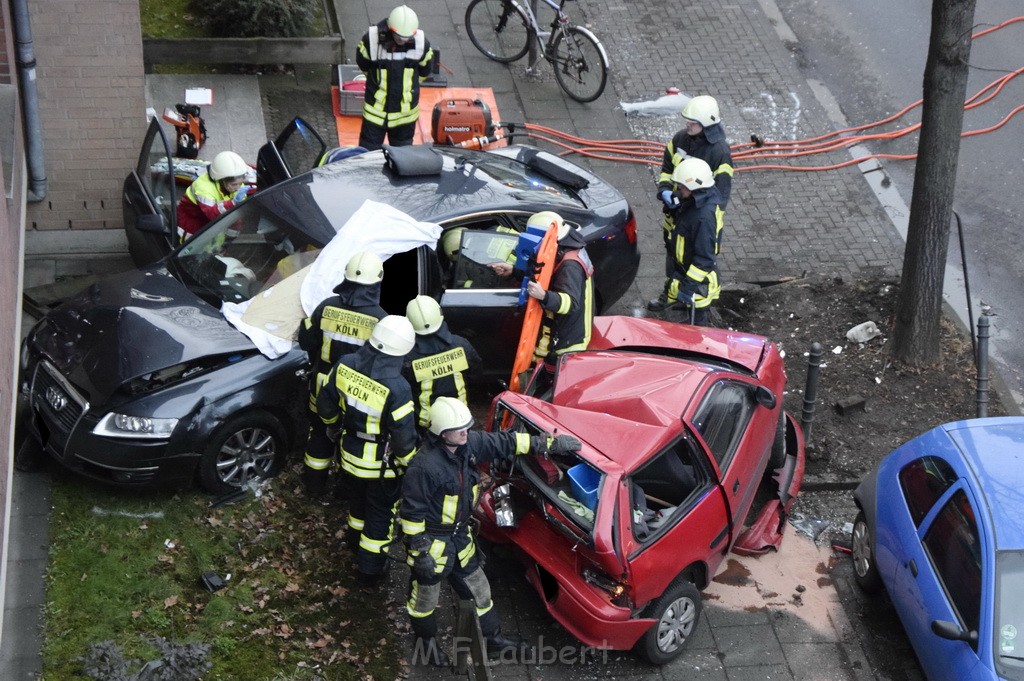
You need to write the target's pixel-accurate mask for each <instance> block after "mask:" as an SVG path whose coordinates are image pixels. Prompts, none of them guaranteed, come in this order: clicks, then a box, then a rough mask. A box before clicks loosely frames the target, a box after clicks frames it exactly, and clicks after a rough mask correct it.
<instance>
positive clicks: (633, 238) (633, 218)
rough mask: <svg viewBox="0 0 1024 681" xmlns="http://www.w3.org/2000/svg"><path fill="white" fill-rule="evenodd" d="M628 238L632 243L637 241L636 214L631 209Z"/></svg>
mask: <svg viewBox="0 0 1024 681" xmlns="http://www.w3.org/2000/svg"><path fill="white" fill-rule="evenodd" d="M626 240H627V241H629V243H631V244H635V243H636V216H635V215H633V211H629V220H627V221H626Z"/></svg>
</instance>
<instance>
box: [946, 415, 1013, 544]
mask: <svg viewBox="0 0 1024 681" xmlns="http://www.w3.org/2000/svg"><path fill="white" fill-rule="evenodd" d="M941 428H942V429H943V430H945V432H946V434H947V435H948V436H949V439H950V440H951V441H952V442H953V443H954V444H955V445H956V447H957V448H958V449H959V450H960V454H961V455H962V457H963V459H964V460H965V461H966V462H967V464H968V465H969V466H970V467H971V469H972V470H973V471H974V474H975V476H976V477H977V479H978V482H979V484H980V486H981V489H980V490H976V491H979V492H980V493H981V494H983V495H984V500H983V501H982V502H981V503H983V504H984V505H985V506H987V507H988V510H989V514H990V516H991V518H992V522H993V523H994V525H995V528H996V532H995V536H996V548H997V549H1019V548H1024V514H1022V512H1021V509H1022V508H1024V418H1022V417H1000V418H987V419H969V420H965V421H957V422H955V423H948V424H946V425H944V426H941Z"/></svg>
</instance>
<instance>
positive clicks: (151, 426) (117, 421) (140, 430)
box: [92, 412, 178, 440]
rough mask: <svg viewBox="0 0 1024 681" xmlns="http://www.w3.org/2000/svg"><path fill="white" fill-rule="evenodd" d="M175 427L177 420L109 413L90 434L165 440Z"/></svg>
mask: <svg viewBox="0 0 1024 681" xmlns="http://www.w3.org/2000/svg"><path fill="white" fill-rule="evenodd" d="M176 425H178V419H158V418H153V417H152V416H131V415H129V414H115V413H113V412H111V413H110V414H107V415H106V416H104V417H103V418H102V419H100V422H99V423H97V424H96V427H95V428H93V429H92V432H93V434H95V435H105V436H106V437H129V438H134V439H140V438H141V439H146V440H166V439H167V438H169V437H170V436H171V432H172V431H173V430H174V427H175V426H176Z"/></svg>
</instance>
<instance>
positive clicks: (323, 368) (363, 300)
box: [299, 281, 387, 374]
mask: <svg viewBox="0 0 1024 681" xmlns="http://www.w3.org/2000/svg"><path fill="white" fill-rule="evenodd" d="M334 293H335V295H333V296H331V297H330V298H327V299H326V300H324V301H323V302H322V303H320V304H319V305H317V308H316V309H315V310H313V314H312V315H311V316H309V317H307V318H306V320H305V321H304V322H303V323H302V326H301V327H299V347H300V348H302V349H303V350H305V351H306V354H308V355H309V361H310V362H311V363H312V365H313V371H314V373H318V374H326V373H327V372H328V371H330V370H331V367H332V366H334V363H335V362H337V361H338V360H339V359H340V358H341V356H342V355H347V354H348V353H350V352H355V351H356V350H358V349H359V348H361V347H363V345H364V344H365V343H366V341H367V340H368V339H369V338H370V333H371V332H372V331H373V327H374V326H376V325H377V322H378V321H380V320H381V319H383V318H384V316H385V315H386V314H387V312H385V311H384V308H382V307H381V306H380V283H379V282H378V283H376V284H357V283H355V282H352V281H343V282H341V283H340V284H338V286H337V287H336V288H335V289H334Z"/></svg>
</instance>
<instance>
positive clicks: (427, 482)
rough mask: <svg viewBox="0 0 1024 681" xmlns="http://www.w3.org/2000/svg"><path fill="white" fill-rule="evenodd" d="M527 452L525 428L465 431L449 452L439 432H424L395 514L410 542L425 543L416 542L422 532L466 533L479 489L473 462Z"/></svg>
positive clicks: (440, 536)
mask: <svg viewBox="0 0 1024 681" xmlns="http://www.w3.org/2000/svg"><path fill="white" fill-rule="evenodd" d="M529 452H530V436H529V435H528V434H526V433H515V432H512V431H507V430H503V431H498V432H495V433H485V432H482V431H476V430H474V431H470V432H469V439H468V441H467V442H466V444H464V445H462V446H461V447H458V448H457V449H456V450H455V451H454V452H453V451H451V450H450V449H449V448H448V447H447V446H445V444H444V441H443V440H442V439H441V438H440V437H439V436H437V435H434V434H433V433H429V434H427V436H426V441H425V442H424V443H423V447H422V448H420V450H419V452H417V454H416V456H415V457H413V460H412V463H411V464H410V465H409V470H408V471H406V474H405V479H404V480H403V481H402V502H401V504H400V505H399V507H398V516H399V518H400V519H401V522H402V531H403V532H404V533H405V534H406V536H407V537H408V539H409V545H410V546H414V547H425V546H426V545H428V544H427V542H425V541H423V540H422V539H420V540H419V541H417V539H418V538H420V536H421V535H425V536H426V537H429V538H431V539H440V540H442V541H450V540H452V539H453V538H454V536H455V534H456V533H459V534H462V533H464V532H466V531H467V530H468V526H469V519H470V517H471V516H472V514H473V508H474V506H475V505H476V503H477V500H478V495H479V493H480V489H479V487H480V472H479V470H478V468H477V466H479V465H480V464H485V463H488V462H489V461H492V460H494V459H497V458H511V457H513V456H515V455H517V454H528V453H529ZM438 548H440V547H438ZM431 553H432V554H434V555H435V557H437V556H439V555H441V553H442V552H440V551H437V550H436V549H432V550H431Z"/></svg>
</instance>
